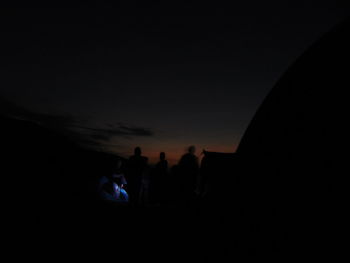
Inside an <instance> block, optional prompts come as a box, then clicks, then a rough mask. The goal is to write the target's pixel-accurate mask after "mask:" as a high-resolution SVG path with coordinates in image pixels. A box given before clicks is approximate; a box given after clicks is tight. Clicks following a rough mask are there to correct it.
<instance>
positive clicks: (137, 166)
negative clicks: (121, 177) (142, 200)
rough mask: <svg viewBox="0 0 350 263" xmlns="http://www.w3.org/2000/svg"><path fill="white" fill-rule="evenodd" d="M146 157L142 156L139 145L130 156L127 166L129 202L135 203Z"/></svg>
mask: <svg viewBox="0 0 350 263" xmlns="http://www.w3.org/2000/svg"><path fill="white" fill-rule="evenodd" d="M147 160H148V158H147V157H144V156H142V151H141V148H140V147H136V148H135V149H134V155H132V156H130V158H129V162H128V168H127V181H128V191H129V195H130V196H129V198H130V202H131V203H132V204H133V205H136V204H137V203H138V200H139V194H140V190H141V185H142V179H143V175H144V173H145V171H146V168H147Z"/></svg>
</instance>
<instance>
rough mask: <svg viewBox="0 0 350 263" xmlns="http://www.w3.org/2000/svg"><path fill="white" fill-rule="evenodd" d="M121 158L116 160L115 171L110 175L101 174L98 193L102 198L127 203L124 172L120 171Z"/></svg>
mask: <svg viewBox="0 0 350 263" xmlns="http://www.w3.org/2000/svg"><path fill="white" fill-rule="evenodd" d="M121 165H122V162H121V160H118V161H117V164H116V169H115V172H114V173H113V174H112V175H109V176H108V177H107V176H103V177H102V178H101V179H100V187H99V194H100V197H101V198H102V199H103V200H108V201H113V202H118V203H127V202H128V201H129V195H128V193H127V192H126V191H125V189H124V186H125V185H126V184H127V182H126V180H125V177H124V174H123V173H122V172H121Z"/></svg>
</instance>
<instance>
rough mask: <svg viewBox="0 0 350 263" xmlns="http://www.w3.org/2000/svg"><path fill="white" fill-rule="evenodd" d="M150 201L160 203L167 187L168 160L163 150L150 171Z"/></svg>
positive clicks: (163, 198)
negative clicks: (151, 171)
mask: <svg viewBox="0 0 350 263" xmlns="http://www.w3.org/2000/svg"><path fill="white" fill-rule="evenodd" d="M151 182H152V183H151V187H152V201H153V202H154V203H157V204H160V203H162V202H164V201H165V199H166V196H165V195H166V193H167V190H168V189H167V188H168V161H167V160H166V156H165V153H164V152H161V153H160V154H159V162H158V163H157V164H156V166H155V168H154V171H153V173H152V181H151Z"/></svg>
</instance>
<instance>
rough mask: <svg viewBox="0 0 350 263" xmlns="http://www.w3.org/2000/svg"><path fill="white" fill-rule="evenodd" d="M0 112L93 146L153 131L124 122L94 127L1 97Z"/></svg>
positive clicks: (77, 119)
mask: <svg viewBox="0 0 350 263" xmlns="http://www.w3.org/2000/svg"><path fill="white" fill-rule="evenodd" d="M0 113H1V114H2V115H5V116H8V117H12V118H16V119H22V120H27V121H31V122H35V123H37V124H39V125H41V126H43V127H46V128H49V129H53V130H55V131H58V132H60V133H62V134H64V135H65V136H67V137H69V138H71V139H72V140H74V141H75V142H77V143H79V144H81V145H84V146H89V147H93V148H105V147H108V146H115V145H113V144H111V143H110V142H111V140H112V138H113V137H123V138H128V139H130V138H132V137H142V136H143V137H148V136H154V132H153V131H152V130H150V129H148V128H145V127H138V126H133V125H129V124H125V123H117V124H106V125H104V126H105V127H103V128H101V127H94V126H93V125H91V124H89V123H88V121H86V120H81V119H79V118H77V117H74V116H72V115H58V114H57V115H56V114H49V113H38V112H34V111H31V110H28V109H25V108H24V107H20V106H18V105H16V104H15V103H12V102H10V101H8V100H5V99H3V98H0Z"/></svg>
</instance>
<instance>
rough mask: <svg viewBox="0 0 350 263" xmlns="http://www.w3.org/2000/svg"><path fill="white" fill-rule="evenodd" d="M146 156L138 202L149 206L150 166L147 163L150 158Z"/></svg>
mask: <svg viewBox="0 0 350 263" xmlns="http://www.w3.org/2000/svg"><path fill="white" fill-rule="evenodd" d="M144 158H145V168H144V169H143V171H142V175H141V182H140V187H139V192H138V200H137V204H138V205H141V206H148V205H149V203H150V200H149V192H150V191H149V190H150V173H151V171H150V168H149V167H148V165H147V162H148V158H147V157H144Z"/></svg>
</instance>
